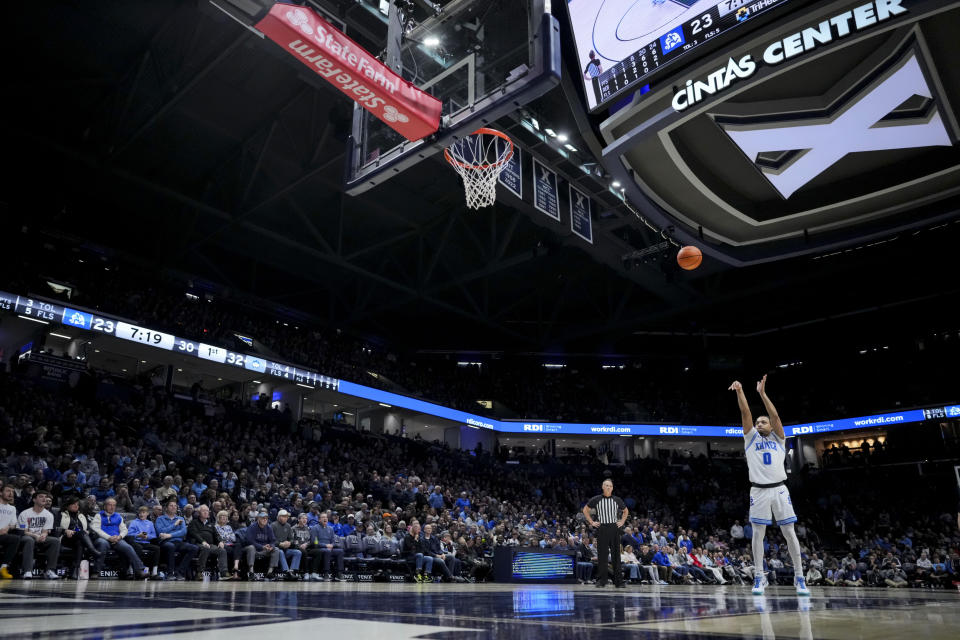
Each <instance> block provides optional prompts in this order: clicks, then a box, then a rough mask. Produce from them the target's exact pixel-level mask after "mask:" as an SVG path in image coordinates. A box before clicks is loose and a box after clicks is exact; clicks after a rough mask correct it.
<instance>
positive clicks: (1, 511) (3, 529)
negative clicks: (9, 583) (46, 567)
mask: <svg viewBox="0 0 960 640" xmlns="http://www.w3.org/2000/svg"><path fill="white" fill-rule="evenodd" d="M14 499H15V496H14V492H13V487H12V486H11V485H4V487H3V491H2V492H0V552H2V554H3V555H2V556H0V579H3V580H10V579H11V578H13V574H12V573H10V566H11V565H12V564H13V561H14V559H15V558H16V557H17V548H18V547H19V546H20V536H19V535H18V534H19V530H18V529H17V508H16V507H15V506H13V501H14Z"/></svg>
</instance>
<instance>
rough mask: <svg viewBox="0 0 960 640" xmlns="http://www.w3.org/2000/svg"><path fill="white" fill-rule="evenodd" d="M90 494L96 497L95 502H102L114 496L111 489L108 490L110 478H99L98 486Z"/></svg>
mask: <svg viewBox="0 0 960 640" xmlns="http://www.w3.org/2000/svg"><path fill="white" fill-rule="evenodd" d="M90 493H92V494H93V495H95V496H96V497H97V502H103V501H104V500H106V499H107V498H112V497H113V496H114V495H115V494H114V491H113V489H111V488H110V478H107V477H103V478H100V484H99V486H97V488H96V489H94V490H93V491H91V492H90Z"/></svg>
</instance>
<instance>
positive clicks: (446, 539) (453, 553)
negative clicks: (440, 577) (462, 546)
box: [440, 531, 463, 582]
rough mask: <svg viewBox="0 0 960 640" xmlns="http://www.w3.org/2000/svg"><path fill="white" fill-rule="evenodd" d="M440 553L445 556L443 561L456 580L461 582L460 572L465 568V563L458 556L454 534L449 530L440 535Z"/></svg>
mask: <svg viewBox="0 0 960 640" xmlns="http://www.w3.org/2000/svg"><path fill="white" fill-rule="evenodd" d="M440 555H442V556H443V562H444V564H446V565H447V570H448V571H449V572H450V575H451V576H452V577H453V580H454V581H456V582H461V581H462V580H461V578H460V572H461V571H462V569H463V563H462V562H461V561H460V560H459V559H458V558H457V545H455V544H454V542H453V536H452V535H451V533H450V532H449V531H444V532H443V535H442V536H440Z"/></svg>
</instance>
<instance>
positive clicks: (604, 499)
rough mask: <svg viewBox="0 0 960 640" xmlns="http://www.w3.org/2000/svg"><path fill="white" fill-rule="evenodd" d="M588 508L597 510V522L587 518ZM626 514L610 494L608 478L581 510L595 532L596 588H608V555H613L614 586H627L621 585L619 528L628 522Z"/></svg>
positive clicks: (610, 486) (622, 506) (611, 491)
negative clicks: (599, 490) (597, 563)
mask: <svg viewBox="0 0 960 640" xmlns="http://www.w3.org/2000/svg"><path fill="white" fill-rule="evenodd" d="M591 509H594V510H596V512H597V520H594V519H593V517H592V516H591V515H590V510H591ZM628 514H629V510H628V509H627V505H625V504H623V500H621V499H620V498H618V497H617V496H615V495H613V481H612V480H610V479H609V478H607V479H606V480H604V481H603V495H599V496H594V497H592V498H590V501H589V502H587V504H586V505H584V507H583V515H584V516H586V518H587V522H588V523H590V526H591V527H593V528H595V529H597V558H598V560H599V562H600V567H599V570H598V576H597V586H598V587H605V586H607V554H611V555H612V556H613V583H614V584H615V585H616V586H617V587H620V588H625V587H626V586H627V585H626V584H624V582H623V569H621V568H620V529H622V528H623V524H624V523H625V522H626V521H627V515H628ZM598 521H599V522H598Z"/></svg>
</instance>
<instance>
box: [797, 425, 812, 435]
mask: <svg viewBox="0 0 960 640" xmlns="http://www.w3.org/2000/svg"><path fill="white" fill-rule="evenodd" d="M801 433H813V427H794V428H793V435H798V434H801Z"/></svg>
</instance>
